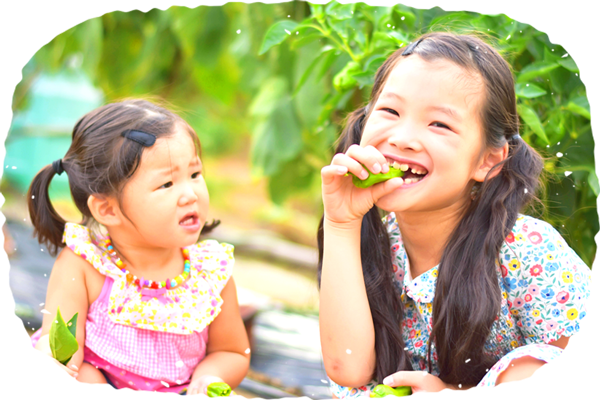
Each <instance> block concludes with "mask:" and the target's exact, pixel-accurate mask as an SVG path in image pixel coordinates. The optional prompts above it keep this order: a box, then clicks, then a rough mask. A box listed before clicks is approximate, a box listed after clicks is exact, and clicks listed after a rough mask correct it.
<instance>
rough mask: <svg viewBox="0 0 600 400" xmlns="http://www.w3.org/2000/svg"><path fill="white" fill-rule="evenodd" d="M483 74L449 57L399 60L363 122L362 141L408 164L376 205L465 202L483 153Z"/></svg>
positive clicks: (416, 207)
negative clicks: (401, 180) (400, 179)
mask: <svg viewBox="0 0 600 400" xmlns="http://www.w3.org/2000/svg"><path fill="white" fill-rule="evenodd" d="M483 98H484V85H483V82H482V78H481V77H480V76H479V75H477V74H471V73H469V72H467V71H465V70H464V69H463V68H461V67H459V66H457V65H456V64H454V63H452V62H450V61H447V60H435V61H432V62H430V61H425V60H423V59H422V58H421V57H419V56H417V55H412V56H410V57H407V58H404V59H402V60H401V61H400V62H399V63H398V64H397V65H396V67H395V68H394V69H393V70H392V71H391V73H390V75H389V77H388V80H387V82H386V83H385V85H384V87H383V88H382V91H381V94H380V96H379V98H378V99H377V102H376V103H375V104H374V107H373V110H372V111H371V114H370V116H369V118H368V120H367V122H366V125H365V128H364V131H363V136H362V139H361V146H367V145H371V146H374V147H375V148H377V149H378V150H379V151H380V152H381V153H382V154H383V155H384V156H386V158H387V159H388V161H389V162H390V164H391V163H392V162H397V163H398V164H401V165H402V164H405V165H408V167H409V169H408V171H407V173H406V174H405V176H404V179H405V184H404V185H402V186H401V187H400V188H399V189H397V190H395V191H394V192H392V193H390V194H388V195H386V196H384V197H382V198H381V199H380V200H379V201H378V202H377V203H376V204H377V206H378V207H379V208H382V209H383V210H386V211H396V212H401V211H404V210H411V211H433V210H440V209H444V208H448V207H452V206H453V205H454V206H459V207H461V206H462V205H464V204H466V202H467V201H469V198H470V190H471V187H472V185H473V183H474V180H480V181H482V180H483V178H485V174H483V175H482V173H481V169H480V167H481V164H482V162H483V160H484V158H485V154H484V153H485V149H484V140H483V133H482V127H481V123H480V118H479V111H480V108H481V106H482V104H483Z"/></svg>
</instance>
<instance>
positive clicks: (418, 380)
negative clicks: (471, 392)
mask: <svg viewBox="0 0 600 400" xmlns="http://www.w3.org/2000/svg"><path fill="white" fill-rule="evenodd" d="M383 384H384V385H388V386H391V387H396V386H410V387H411V388H412V391H413V392H439V391H441V390H444V389H458V388H457V387H456V386H454V385H450V384H447V383H444V382H443V381H442V380H441V379H440V378H438V377H437V376H434V375H431V374H430V373H428V372H427V371H399V372H396V373H395V374H392V375H390V376H388V377H387V378H385V379H384V380H383Z"/></svg>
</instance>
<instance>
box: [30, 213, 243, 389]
mask: <svg viewBox="0 0 600 400" xmlns="http://www.w3.org/2000/svg"><path fill="white" fill-rule="evenodd" d="M104 239H106V237H103V236H102V235H101V234H97V235H94V234H92V233H91V232H90V230H89V229H88V228H87V227H85V226H82V225H78V224H73V223H67V224H66V226H65V231H64V235H63V241H64V242H65V244H66V245H67V247H69V248H70V249H71V250H72V251H73V252H74V253H75V254H76V255H78V256H80V257H81V258H83V259H84V260H86V261H87V262H89V263H90V264H91V265H92V267H93V268H95V269H96V270H97V271H98V272H100V273H101V274H102V275H105V276H106V278H105V281H104V286H103V287H102V291H101V293H100V295H99V296H98V299H96V300H95V301H94V302H93V303H92V304H91V305H90V306H89V309H88V314H87V319H86V321H85V331H86V332H85V347H84V361H85V362H88V363H90V364H92V365H94V366H95V367H96V368H98V369H100V370H101V371H102V373H103V374H104V375H105V376H106V377H107V379H108V380H109V382H110V383H111V384H112V385H113V386H115V387H116V388H118V389H120V388H131V389H134V390H147V391H160V392H177V393H178V392H181V391H183V390H184V389H186V388H187V385H188V384H189V381H190V377H191V375H192V373H193V372H194V369H195V368H196V366H197V365H198V363H199V362H200V361H201V360H202V359H203V358H204V356H205V354H206V347H207V344H208V339H209V338H208V326H209V325H210V323H211V322H212V321H213V320H214V319H215V318H216V317H217V315H218V314H219V312H220V311H221V305H222V304H223V299H222V298H221V296H220V293H221V290H222V289H223V288H224V287H225V284H226V283H227V281H228V280H229V277H230V276H231V273H232V267H233V263H234V259H233V246H232V245H230V244H226V243H218V242H216V241H215V240H204V241H202V242H200V243H197V244H195V245H192V246H188V247H186V248H187V249H188V251H189V258H190V264H191V267H192V268H191V269H190V275H189V277H188V279H187V280H186V281H185V282H184V283H183V284H180V285H178V286H177V287H175V288H172V289H169V290H164V289H163V290H154V291H153V290H148V289H144V290H143V291H142V290H140V288H139V287H138V286H137V285H136V284H135V283H133V282H129V281H128V280H127V278H126V274H125V273H124V272H123V271H121V269H119V268H118V267H117V265H115V260H113V259H111V258H110V256H109V254H108V253H107V251H106V249H105V248H104V247H103V246H104V245H103V244H102V243H103V240H104ZM40 334H41V329H40V330H39V331H38V332H36V334H34V336H32V344H33V345H34V346H35V342H36V341H37V339H38V338H39V336H40Z"/></svg>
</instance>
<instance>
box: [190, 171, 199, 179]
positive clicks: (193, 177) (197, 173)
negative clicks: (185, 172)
mask: <svg viewBox="0 0 600 400" xmlns="http://www.w3.org/2000/svg"><path fill="white" fill-rule="evenodd" d="M199 176H200V172H194V173H193V174H192V179H196V178H197V177H199Z"/></svg>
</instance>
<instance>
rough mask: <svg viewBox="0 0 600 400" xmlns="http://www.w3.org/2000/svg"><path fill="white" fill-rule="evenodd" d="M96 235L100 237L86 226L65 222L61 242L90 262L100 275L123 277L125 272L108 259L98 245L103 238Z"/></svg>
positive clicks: (115, 278)
mask: <svg viewBox="0 0 600 400" xmlns="http://www.w3.org/2000/svg"><path fill="white" fill-rule="evenodd" d="M98 236H100V237H97V236H96V235H92V234H91V232H90V230H89V228H87V227H86V226H83V225H79V224H75V223H72V222H67V223H66V224H65V230H64V232H63V242H64V243H65V244H66V246H67V247H68V248H69V249H71V250H72V251H73V252H74V253H75V254H77V255H78V256H80V257H81V258H83V259H84V260H86V261H87V262H89V263H90V264H92V266H93V267H94V268H95V269H96V270H97V271H98V272H100V273H101V274H102V275H106V276H109V277H111V278H113V279H114V280H118V279H122V278H124V277H125V273H124V272H123V271H121V270H120V269H119V267H117V266H116V265H115V264H114V263H113V262H112V261H111V260H110V257H109V255H108V253H106V252H103V251H102V249H101V248H100V247H99V244H100V242H101V240H103V239H104V238H102V237H101V235H98Z"/></svg>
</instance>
